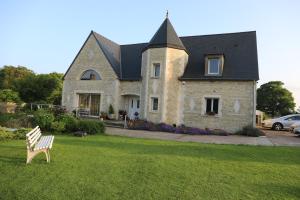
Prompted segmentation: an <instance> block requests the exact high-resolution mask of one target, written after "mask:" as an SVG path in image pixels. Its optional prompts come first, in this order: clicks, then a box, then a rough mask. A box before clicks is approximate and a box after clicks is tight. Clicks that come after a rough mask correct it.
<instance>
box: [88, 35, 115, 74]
mask: <svg viewBox="0 0 300 200" xmlns="http://www.w3.org/2000/svg"><path fill="white" fill-rule="evenodd" d="M92 34H93V35H94V36H95V38H96V40H97V42H98V44H99V46H100V48H101V49H102V51H103V53H104V55H105V56H106V58H107V60H108V62H109V63H110V65H111V66H112V68H113V69H114V71H115V72H116V74H117V76H118V77H120V74H121V72H120V45H118V44H117V43H115V42H113V41H111V40H109V39H107V38H106V37H104V36H102V35H100V34H98V33H96V32H94V31H92Z"/></svg>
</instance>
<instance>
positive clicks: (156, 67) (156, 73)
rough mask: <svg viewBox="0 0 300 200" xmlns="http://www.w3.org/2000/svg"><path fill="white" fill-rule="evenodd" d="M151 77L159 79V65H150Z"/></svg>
mask: <svg viewBox="0 0 300 200" xmlns="http://www.w3.org/2000/svg"><path fill="white" fill-rule="evenodd" d="M152 77H154V78H159V77H160V63H153V64H152Z"/></svg>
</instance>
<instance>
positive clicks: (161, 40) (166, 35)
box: [147, 18, 186, 50]
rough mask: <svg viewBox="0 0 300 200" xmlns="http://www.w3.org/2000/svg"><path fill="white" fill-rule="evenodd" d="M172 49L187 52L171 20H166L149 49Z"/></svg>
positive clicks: (150, 43)
mask: <svg viewBox="0 0 300 200" xmlns="http://www.w3.org/2000/svg"><path fill="white" fill-rule="evenodd" d="M158 47H171V48H176V49H183V50H186V49H185V47H184V45H183V43H182V41H181V40H180V38H179V37H178V35H177V33H176V31H175V29H174V27H173V26H172V24H171V22H170V20H169V18H166V19H165V20H164V22H163V23H162V24H161V26H160V27H159V29H158V30H157V31H156V33H155V35H154V36H153V38H152V39H151V40H150V42H149V44H148V46H147V48H158Z"/></svg>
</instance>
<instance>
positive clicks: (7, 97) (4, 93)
mask: <svg viewBox="0 0 300 200" xmlns="http://www.w3.org/2000/svg"><path fill="white" fill-rule="evenodd" d="M0 102H15V103H18V102H20V97H19V94H18V93H17V92H15V91H13V90H11V89H4V90H0Z"/></svg>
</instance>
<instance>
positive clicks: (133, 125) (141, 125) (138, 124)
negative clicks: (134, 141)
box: [127, 120, 229, 136]
mask: <svg viewBox="0 0 300 200" xmlns="http://www.w3.org/2000/svg"><path fill="white" fill-rule="evenodd" d="M127 125H128V129H132V130H147V131H162V132H169V133H177V134H190V135H223V136H226V135H229V133H228V132H226V131H224V130H221V129H200V128H194V127H188V126H184V125H180V126H172V125H169V124H165V123H159V124H155V123H153V122H149V121H146V120H129V121H128V124H127Z"/></svg>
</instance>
